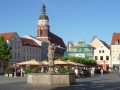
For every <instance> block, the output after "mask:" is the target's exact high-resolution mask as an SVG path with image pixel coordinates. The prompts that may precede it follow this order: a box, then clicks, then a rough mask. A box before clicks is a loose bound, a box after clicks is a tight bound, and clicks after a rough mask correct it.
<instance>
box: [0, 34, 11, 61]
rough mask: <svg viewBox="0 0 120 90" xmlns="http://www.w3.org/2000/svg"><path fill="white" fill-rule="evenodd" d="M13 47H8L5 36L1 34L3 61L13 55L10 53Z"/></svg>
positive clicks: (0, 45) (1, 58) (0, 53)
mask: <svg viewBox="0 0 120 90" xmlns="http://www.w3.org/2000/svg"><path fill="white" fill-rule="evenodd" d="M11 49H12V48H11V47H8V45H7V42H6V40H5V37H4V36H1V37H0V60H1V61H4V60H9V59H10V58H11V57H12V55H11V53H10V50H11Z"/></svg>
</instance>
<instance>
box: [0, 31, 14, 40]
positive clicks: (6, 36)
mask: <svg viewBox="0 0 120 90" xmlns="http://www.w3.org/2000/svg"><path fill="white" fill-rule="evenodd" d="M15 33H16V32H8V33H0V36H4V37H5V39H6V40H10V39H11V38H12V36H13V35H14V34H15Z"/></svg>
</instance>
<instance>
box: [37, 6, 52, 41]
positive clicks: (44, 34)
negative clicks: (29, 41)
mask: <svg viewBox="0 0 120 90" xmlns="http://www.w3.org/2000/svg"><path fill="white" fill-rule="evenodd" d="M45 8H46V6H45V5H44V4H43V5H42V9H41V15H40V16H39V19H38V25H37V36H36V38H38V39H40V40H42V41H45V42H48V39H49V32H50V30H49V29H50V26H49V18H48V16H47V15H46V9H45Z"/></svg>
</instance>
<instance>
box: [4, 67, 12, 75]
mask: <svg viewBox="0 0 120 90" xmlns="http://www.w3.org/2000/svg"><path fill="white" fill-rule="evenodd" d="M5 73H6V74H13V69H12V68H6V69H5Z"/></svg>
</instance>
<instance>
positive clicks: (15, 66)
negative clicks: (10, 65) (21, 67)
mask: <svg viewBox="0 0 120 90" xmlns="http://www.w3.org/2000/svg"><path fill="white" fill-rule="evenodd" d="M14 66H15V72H14V77H16V64H14Z"/></svg>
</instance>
